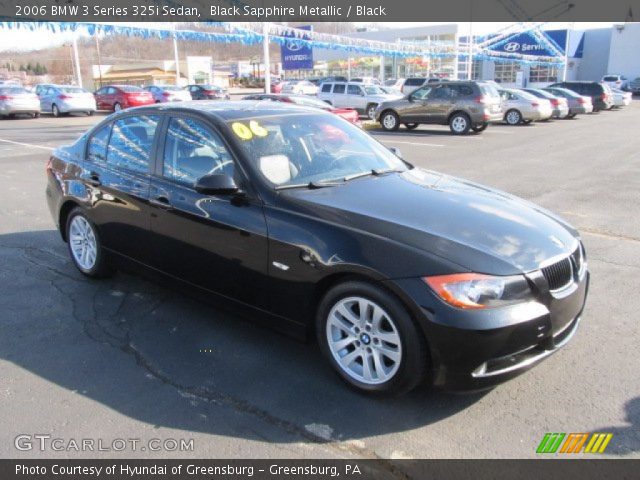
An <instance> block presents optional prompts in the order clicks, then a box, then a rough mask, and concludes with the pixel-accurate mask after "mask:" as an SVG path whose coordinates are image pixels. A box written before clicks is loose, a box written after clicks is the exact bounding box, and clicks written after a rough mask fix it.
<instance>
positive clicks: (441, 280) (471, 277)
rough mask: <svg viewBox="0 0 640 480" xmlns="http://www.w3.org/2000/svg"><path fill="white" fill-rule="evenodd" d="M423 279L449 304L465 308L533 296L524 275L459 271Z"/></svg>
mask: <svg viewBox="0 0 640 480" xmlns="http://www.w3.org/2000/svg"><path fill="white" fill-rule="evenodd" d="M422 280H424V282H425V283H426V284H427V285H429V286H430V287H431V288H432V290H433V291H434V292H435V293H436V294H437V295H438V296H439V297H440V298H441V299H442V300H444V301H445V302H447V303H448V304H449V305H452V306H454V307H458V308H464V309H481V308H494V307H502V306H505V305H511V304H514V303H520V302H523V301H527V300H531V299H532V297H533V294H532V292H531V288H529V283H528V282H527V279H526V278H525V277H524V276H522V275H514V276H510V277H495V276H491V275H483V274H480V273H456V274H453V275H438V276H434V277H424V278H423V279H422Z"/></svg>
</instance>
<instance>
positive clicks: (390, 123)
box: [380, 111, 400, 132]
mask: <svg viewBox="0 0 640 480" xmlns="http://www.w3.org/2000/svg"><path fill="white" fill-rule="evenodd" d="M380 123H381V125H382V128H383V129H385V130H386V131H388V132H394V131H396V130H398V127H399V126H400V123H399V121H398V115H396V113H395V112H391V111H390V112H385V113H383V114H382V117H381V118H380Z"/></svg>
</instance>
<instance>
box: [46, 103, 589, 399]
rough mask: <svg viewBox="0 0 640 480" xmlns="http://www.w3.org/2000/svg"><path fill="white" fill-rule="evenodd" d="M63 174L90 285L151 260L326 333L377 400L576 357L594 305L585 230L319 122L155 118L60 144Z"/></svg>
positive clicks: (332, 121)
mask: <svg viewBox="0 0 640 480" xmlns="http://www.w3.org/2000/svg"><path fill="white" fill-rule="evenodd" d="M47 175H48V186H47V200H48V203H49V208H50V210H51V213H52V215H53V218H54V220H55V222H56V223H57V224H58V226H59V228H60V233H61V235H62V239H63V240H64V241H66V242H67V243H68V245H69V252H70V256H71V259H72V261H73V262H74V264H75V265H76V267H77V268H78V269H79V270H80V271H81V272H82V273H84V274H85V275H87V276H90V277H101V276H104V275H107V274H108V273H109V272H110V271H112V269H113V268H114V267H116V266H118V265H122V262H127V263H131V262H134V263H135V264H136V265H138V266H141V267H142V270H143V271H144V270H146V268H147V267H150V268H152V269H153V271H154V272H156V273H157V272H164V273H165V274H167V276H168V277H171V278H173V279H179V282H180V283H182V282H184V283H185V284H188V285H189V286H190V288H191V289H193V288H196V287H197V289H198V290H199V292H200V293H202V294H204V296H209V297H211V298H223V299H225V301H230V302H234V303H237V304H240V305H244V306H246V307H248V308H250V309H252V310H251V311H253V312H254V313H255V314H256V316H258V315H259V316H260V318H261V319H265V318H266V319H267V320H268V321H269V322H270V323H271V324H272V325H273V326H274V327H275V328H279V329H281V330H284V331H286V332H288V333H290V334H292V335H295V336H306V337H313V336H315V338H316V339H317V341H318V342H319V344H320V346H321V349H322V351H323V353H324V355H325V357H326V359H327V360H328V362H329V363H330V364H331V366H332V367H333V369H334V370H335V371H336V372H337V373H338V375H339V376H340V377H342V379H344V380H345V381H346V382H347V383H348V384H349V385H351V386H353V387H355V388H357V389H359V390H362V391H366V392H371V393H380V394H399V393H402V392H406V391H408V390H410V389H412V388H413V387H415V386H416V385H417V384H418V383H420V382H423V381H427V382H430V383H431V384H432V385H434V386H435V387H439V388H445V389H451V390H470V389H482V388H487V387H490V386H493V385H495V384H497V383H499V382H502V381H504V380H507V379H509V378H511V377H514V376H515V375H518V374H520V373H522V372H523V371H525V370H527V369H529V368H530V367H532V366H534V365H535V364H537V363H538V362H539V361H541V360H543V359H544V358H546V357H547V356H549V355H550V354H552V353H553V352H555V351H557V350H558V349H559V348H560V347H562V346H563V345H565V344H566V343H567V342H568V341H569V340H570V339H571V337H572V335H573V334H574V333H575V331H576V329H577V328H578V324H579V322H580V316H581V313H582V310H583V306H584V304H585V299H586V295H587V287H588V283H589V273H588V271H587V262H586V257H585V251H584V247H583V245H582V242H581V241H580V236H579V234H578V232H577V231H576V230H575V229H574V228H572V227H571V226H570V225H568V224H567V223H565V222H564V221H563V220H561V219H559V218H558V217H556V216H555V215H553V214H552V213H550V212H548V211H546V210H544V209H542V208H540V207H537V206H536V205H533V204H531V203H528V202H526V201H524V200H521V199H518V198H516V197H513V196H511V195H509V194H507V193H503V192H499V191H495V190H492V189H490V188H487V187H483V186H481V185H477V184H474V183H471V182H467V181H465V180H462V179H458V178H453V177H450V176H446V175H442V174H440V173H437V172H432V171H427V170H422V169H419V168H416V167H413V166H412V165H411V164H409V163H408V162H405V161H403V160H402V159H401V158H400V157H399V156H398V155H397V152H396V153H394V152H392V151H390V150H388V149H387V148H385V147H384V146H383V145H381V144H380V143H378V142H377V141H375V140H374V139H372V138H371V137H370V136H369V135H367V134H366V133H365V132H363V131H361V130H360V129H359V128H357V127H354V126H352V125H350V124H349V123H348V122H346V121H344V120H343V119H341V118H339V117H337V116H336V115H332V114H330V113H323V112H321V111H318V110H311V109H308V108H305V107H300V106H295V105H289V104H279V103H275V102H235V103H234V102H219V101H218V102H198V104H197V105H196V104H190V103H187V104H177V105H170V104H167V106H152V107H140V108H137V109H132V110H129V111H126V112H120V113H118V114H114V115H111V116H109V117H107V118H106V119H105V120H104V121H102V122H101V123H99V124H98V125H97V126H95V127H94V128H92V129H91V130H90V131H88V132H87V133H86V134H84V135H83V136H82V137H81V138H79V139H78V140H77V141H76V142H75V143H74V144H72V145H69V146H65V147H61V148H59V149H57V150H56V151H55V152H54V153H53V155H52V157H51V159H50V161H49V163H48V167H47Z"/></svg>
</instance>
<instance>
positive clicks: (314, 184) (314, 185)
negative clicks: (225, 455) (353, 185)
mask: <svg viewBox="0 0 640 480" xmlns="http://www.w3.org/2000/svg"><path fill="white" fill-rule="evenodd" d="M338 185H344V184H343V183H339V182H307V183H292V184H291V185H278V186H276V187H275V189H276V190H289V189H291V188H311V189H314V188H324V187H336V186H338Z"/></svg>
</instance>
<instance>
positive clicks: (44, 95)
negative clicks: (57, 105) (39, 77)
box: [40, 87, 56, 113]
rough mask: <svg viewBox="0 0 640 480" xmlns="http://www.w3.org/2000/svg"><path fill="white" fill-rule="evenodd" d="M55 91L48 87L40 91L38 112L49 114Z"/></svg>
mask: <svg viewBox="0 0 640 480" xmlns="http://www.w3.org/2000/svg"><path fill="white" fill-rule="evenodd" d="M55 93H56V92H55V89H54V88H51V87H48V88H43V89H41V90H40V110H42V111H43V112H47V113H50V112H51V107H52V105H53V101H52V99H53V96H54V95H55Z"/></svg>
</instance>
